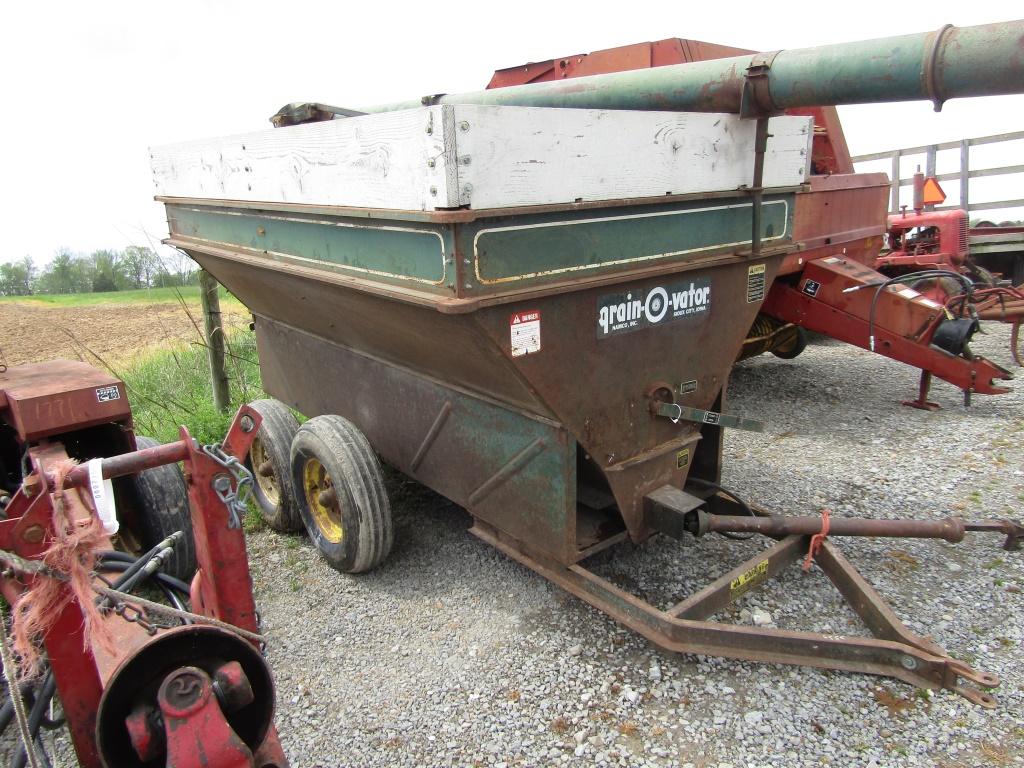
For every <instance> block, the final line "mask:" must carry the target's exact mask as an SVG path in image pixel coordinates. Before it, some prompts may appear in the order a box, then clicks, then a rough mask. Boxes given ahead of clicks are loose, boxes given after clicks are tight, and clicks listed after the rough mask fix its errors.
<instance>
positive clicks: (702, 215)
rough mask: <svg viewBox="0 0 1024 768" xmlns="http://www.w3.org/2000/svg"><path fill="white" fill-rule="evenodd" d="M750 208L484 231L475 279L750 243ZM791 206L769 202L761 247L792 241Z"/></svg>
mask: <svg viewBox="0 0 1024 768" xmlns="http://www.w3.org/2000/svg"><path fill="white" fill-rule="evenodd" d="M751 209H752V206H751V204H750V203H736V204H731V205H720V206H711V207H705V208H690V209H687V210H681V211H658V212H655V213H640V214H629V215H623V216H610V217H603V218H590V219H573V220H569V221H557V222H548V223H539V224H523V225H512V226H507V227H491V228H485V229H481V230H480V231H479V232H477V234H476V236H475V238H474V240H473V257H474V265H475V269H476V277H477V279H478V280H479V281H480V282H481V283H484V284H485V285H486V284H495V283H504V282H511V281H518V280H530V279H533V278H541V277H548V276H552V275H558V274H563V273H572V272H581V271H586V270H591V269H598V268H602V267H611V266H619V265H623V264H633V263H643V262H649V261H656V260H659V259H668V258H672V257H676V256H684V255H687V254H691V253H695V252H699V251H706V250H711V249H721V248H730V247H742V246H745V245H749V243H750V226H751ZM791 210H792V205H791V202H790V201H789V200H767V201H765V203H764V208H763V214H762V224H763V230H762V238H763V242H772V241H775V240H781V239H784V238H787V237H789V236H790V233H789V229H790V223H791V221H792V219H791V215H790V214H791Z"/></svg>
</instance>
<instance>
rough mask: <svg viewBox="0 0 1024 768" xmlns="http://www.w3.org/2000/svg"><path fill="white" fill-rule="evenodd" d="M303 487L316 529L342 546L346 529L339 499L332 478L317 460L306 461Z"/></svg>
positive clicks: (303, 471) (332, 541)
mask: <svg viewBox="0 0 1024 768" xmlns="http://www.w3.org/2000/svg"><path fill="white" fill-rule="evenodd" d="M302 487H303V491H304V492H305V494H306V503H307V504H308V505H309V511H310V512H312V513H313V520H314V521H315V522H316V527H317V528H319V529H320V533H321V534H323V537H324V538H325V539H327V540H328V541H329V542H331V543H332V544H340V543H341V539H342V537H344V535H345V528H344V527H343V526H342V523H341V509H340V508H339V506H338V497H337V495H336V494H335V490H334V483H332V482H331V476H330V475H328V474H327V470H326V469H324V465H323V464H321V463H320V462H319V461H317V460H316V459H306V464H305V466H304V467H303V468H302Z"/></svg>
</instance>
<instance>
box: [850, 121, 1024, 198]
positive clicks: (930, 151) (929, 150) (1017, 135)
mask: <svg viewBox="0 0 1024 768" xmlns="http://www.w3.org/2000/svg"><path fill="white" fill-rule="evenodd" d="M1019 140H1024V131H1014V132H1012V133H1000V134H996V135H994V136H979V137H978V138H974V139H961V140H960V141H946V142H943V143H941V144H931V145H925V146H921V147H904V148H903V149H893V150H888V151H885V152H873V153H871V154H868V155H857V156H856V157H854V158H853V162H855V163H862V162H868V161H871V160H886V159H888V160H890V161H891V163H892V172H891V173H890V176H889V178H890V179H892V180H893V184H892V193H891V195H890V198H889V200H890V203H889V210H890V212H891V213H897V212H898V211H899V209H900V189H901V188H902V187H908V186H911V185H912V184H913V183H914V179H913V176H912V175H911V176H906V177H904V176H901V175H900V159H901V158H903V157H906V156H910V155H921V154H923V155H924V156H925V172H924V173H925V176H934V177H935V178H936V179H937V180H938V181H940V182H942V181H950V180H958V181H959V183H960V203H959V204H957V205H939V206H935V207H934V208H932V209H931V210H948V209H954V208H961V209H963V210H966V211H991V210H999V209H1002V208H1018V207H1024V198H1017V199H1011V200H997V201H990V202H984V203H971V202H970V195H969V188H970V181H971V179H978V178H982V177H985V176H1005V175H1008V174H1014V173H1019V174H1024V165H1004V166H1001V167H997V168H979V169H976V170H973V171H972V170H971V169H970V155H971V147H977V146H980V145H982V144H998V143H1001V142H1005V141H1019ZM956 149H959V150H960V170H959V171H953V172H951V173H940V174H936V173H935V158H936V155H937V154H938V153H939V152H942V151H944V150H956ZM897 180H898V183H897ZM1021 186H1022V188H1024V179H1022V184H1021Z"/></svg>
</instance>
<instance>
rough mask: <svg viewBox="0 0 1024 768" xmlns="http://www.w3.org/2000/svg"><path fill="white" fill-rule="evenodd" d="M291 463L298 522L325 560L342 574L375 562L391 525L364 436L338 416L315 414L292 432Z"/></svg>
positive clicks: (377, 471)
mask: <svg viewBox="0 0 1024 768" xmlns="http://www.w3.org/2000/svg"><path fill="white" fill-rule="evenodd" d="M291 464H292V483H293V484H294V487H295V489H296V491H297V497H298V506H299V513H300V514H301V515H302V522H303V523H305V524H306V530H307V531H308V532H309V537H310V538H311V539H312V540H313V543H314V544H316V546H317V549H319V550H320V553H321V554H322V555H323V556H324V559H325V560H327V562H328V563H329V564H330V565H331V567H333V568H335V569H337V570H339V571H341V572H342V573H361V572H363V571H368V570H370V569H371V568H374V567H376V566H377V565H379V564H380V562H381V561H382V560H384V558H385V557H387V554H388V552H390V551H391V544H392V541H393V540H394V529H393V527H392V524H391V505H390V503H389V502H388V496H387V491H386V490H385V488H384V478H383V476H382V475H381V469H380V463H379V462H378V461H377V456H376V455H375V454H374V452H373V449H372V448H370V443H369V442H368V441H367V439H366V436H365V435H363V433H362V432H360V431H359V429H358V428H356V426H355V425H353V424H352V423H351V422H349V421H347V420H346V419H343V418H342V417H341V416H317V417H316V418H314V419H310V420H309V421H307V422H306V423H305V424H303V425H302V426H301V427H299V431H298V432H296V433H295V439H294V440H293V441H292V451H291Z"/></svg>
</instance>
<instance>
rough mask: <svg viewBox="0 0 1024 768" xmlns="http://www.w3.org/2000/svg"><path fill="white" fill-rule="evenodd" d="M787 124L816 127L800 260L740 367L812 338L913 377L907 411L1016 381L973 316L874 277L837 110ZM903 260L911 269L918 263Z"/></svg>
mask: <svg viewBox="0 0 1024 768" xmlns="http://www.w3.org/2000/svg"><path fill="white" fill-rule="evenodd" d="M746 53H752V51H749V50H746V49H742V48H734V47H731V46H724V45H718V44H714V43H706V42H702V41H699V40H684V39H680V38H671V39H668V40H660V41H658V42H654V43H638V44H635V45H627V46H623V47H620V48H611V49H608V50H604V51H596V52H594V53H590V54H577V55H573V56H565V57H561V58H557V59H550V60H547V61H543V62H536V63H530V64H524V65H520V66H516V67H509V68H507V69H501V70H498V71H497V72H495V73H494V75H493V76H492V78H491V81H490V82H489V83H488V85H487V87H488V88H503V87H507V86H513V85H522V84H525V83H535V82H542V81H550V80H560V79H563V78H570V77H582V76H586V75H596V74H603V73H610V72H622V71H625V70H631V69H643V68H647V67H660V66H665V65H669V64H680V63H686V62H694V61H704V60H708V59H716V58H724V57H730V56H736V55H741V54H746ZM786 114H797V115H799V114H803V115H811V116H813V117H814V123H815V127H814V142H813V147H812V153H811V169H812V174H813V175H812V176H811V178H810V183H809V185H808V187H807V189H806V190H805V191H804V192H803V193H801V195H800V198H799V202H798V205H797V209H796V222H795V226H794V233H793V238H794V240H796V241H799V242H801V243H803V246H804V248H803V250H802V251H800V252H798V253H796V254H794V255H791V256H789V257H787V258H786V259H785V260H784V262H783V266H782V268H781V269H780V271H779V275H778V277H777V278H776V280H775V282H774V283H773V285H772V287H771V289H770V291H769V293H768V297H767V300H766V301H765V303H764V305H763V307H762V313H761V315H759V316H758V319H757V321H756V322H755V324H754V326H753V328H752V329H751V332H750V335H749V336H748V339H747V343H746V344H745V346H744V352H743V355H742V356H744V357H747V356H751V355H756V354H760V353H762V352H767V351H771V352H774V353H775V354H777V355H779V356H780V357H785V358H789V357H795V356H796V355H797V354H799V353H800V351H801V350H802V349H803V345H804V344H805V341H804V336H803V333H802V330H801V329H808V330H812V331H816V332H818V333H823V334H826V335H829V336H833V337H834V338H838V339H841V340H843V341H846V342H848V343H850V344H855V345H856V346H859V347H862V348H864V349H870V350H872V351H874V352H877V353H879V354H882V355H885V356H886V357H890V358H893V359H894V360H899V361H901V362H905V363H908V364H910V365H913V366H915V367H918V368H920V369H921V371H922V376H921V393H920V396H919V397H918V399H917V400H914V401H908V404H914V405H918V406H921V407H931V406H933V405H934V404H929V403H927V400H926V395H927V391H928V387H929V385H930V382H931V378H932V376H933V375H934V376H937V377H939V378H940V379H943V380H945V381H948V382H950V383H951V384H953V385H954V386H956V387H958V388H960V389H961V390H963V392H964V396H965V402H967V401H969V398H970V395H971V394H972V393H980V394H988V395H994V394H1001V393H1004V392H1008V391H1009V390H1008V389H1006V388H1005V387H1002V386H999V385H998V384H997V383H996V382H997V381H1003V380H1007V379H1010V378H1012V375H1011V374H1010V372H1009V371H1007V370H1006V369H1004V368H1002V367H1001V366H999V365H996V364H995V363H993V362H991V361H989V360H986V359H985V358H983V357H980V356H977V355H974V354H972V353H971V351H970V349H969V346H968V345H969V342H970V339H971V336H972V335H973V333H974V331H975V330H976V329H977V323H976V320H975V319H974V318H972V317H971V316H970V313H969V312H967V311H965V312H964V314H963V316H961V317H954V316H953V315H952V314H951V313H950V312H949V311H948V310H947V309H946V308H944V307H943V306H942V304H941V303H940V302H936V301H932V300H929V299H928V298H926V297H923V296H922V295H921V294H920V293H919V292H917V291H915V290H912V289H909V288H907V287H906V286H905V285H901V284H900V279H901V277H902V276H897V277H895V278H892V277H890V276H889V275H887V274H883V273H882V272H879V271H877V270H876V269H875V267H879V266H880V264H881V265H882V266H885V265H886V262H884V261H883V262H881V263H880V262H879V261H878V259H879V254H880V251H881V249H882V246H883V244H884V239H885V235H886V226H885V220H886V207H887V201H888V196H889V180H888V178H887V177H886V175H885V174H883V173H867V174H858V173H854V168H853V162H852V161H851V160H850V153H849V150H848V148H847V145H846V139H845V137H844V136H843V130H842V126H841V125H840V123H839V118H838V115H837V112H836V110H835V108H834V107H816V108H808V109H795V110H793V109H791V110H787V111H786ZM932 215H934V214H932ZM947 218H949V219H950V221H948V222H947V221H946V220H945V219H941V220H940V221H941V224H940V225H938V226H939V228H940V234H946V228H947V227H949V226H951V225H952V218H953V217H947ZM933 221H934V220H933ZM957 226H959V225H957ZM952 234H956V235H957V236H959V235H958V233H952ZM964 250H965V249H964ZM957 252H958V253H960V252H962V249H958V250H957ZM890 256H891V258H892V259H895V260H900V259H902V258H903V256H900V255H893V254H890ZM907 258H909V259H911V260H912V259H913V258H914V255H913V254H911V255H909V256H907ZM906 263H907V264H909V263H911V262H906ZM929 264H930V262H929ZM902 266H904V264H903V262H901V267H902ZM904 271H909V270H905V269H904ZM874 294H878V296H877V297H876V296H874ZM935 407H937V406H935Z"/></svg>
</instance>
